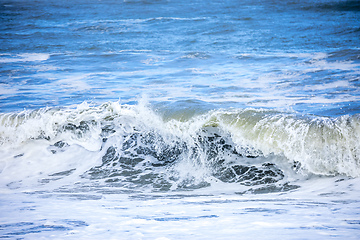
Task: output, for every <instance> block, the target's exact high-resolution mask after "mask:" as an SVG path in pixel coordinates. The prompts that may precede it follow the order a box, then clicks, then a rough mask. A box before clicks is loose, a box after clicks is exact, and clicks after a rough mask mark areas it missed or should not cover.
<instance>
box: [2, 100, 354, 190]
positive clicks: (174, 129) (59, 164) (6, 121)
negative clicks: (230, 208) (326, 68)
mask: <svg viewBox="0 0 360 240" xmlns="http://www.w3.org/2000/svg"><path fill="white" fill-rule="evenodd" d="M359 137H360V119H359V115H353V116H341V117H338V118H325V117H316V116H299V115H296V114H293V113H282V112H276V111H273V110H264V109H230V110H229V109H227V110H224V109H217V110H210V111H198V112H196V111H194V109H192V110H191V111H190V110H187V109H186V108H184V109H181V111H180V112H179V111H175V113H174V111H167V110H166V109H159V108H157V109H156V108H155V107H152V106H150V105H148V104H142V103H139V104H138V105H121V104H120V103H118V102H109V103H106V104H103V105H100V106H89V105H88V104H86V103H83V104H81V105H78V106H77V107H76V108H68V109H56V108H46V109H39V110H36V111H29V112H21V113H4V114H1V115H0V145H1V150H0V155H1V159H2V160H1V162H0V175H1V176H2V183H3V184H7V186H9V187H13V188H17V187H20V186H22V184H24V182H26V181H30V180H31V179H35V181H36V182H37V183H41V184H47V183H51V182H54V181H56V180H60V179H65V178H68V177H70V176H77V177H78V178H79V179H87V180H90V181H92V180H93V181H100V182H102V183H103V184H108V185H111V186H116V187H119V188H124V189H142V188H151V189H152V190H153V191H169V190H177V189H182V190H187V189H197V188H202V187H207V186H210V185H211V184H214V183H219V182H220V183H234V184H238V185H239V186H243V187H245V188H246V189H247V190H246V191H250V192H255V193H256V192H271V191H287V190H291V189H295V188H297V186H296V185H294V184H293V183H291V181H290V180H289V179H291V178H289V176H290V175H296V176H307V177H309V176H311V175H325V176H334V175H347V176H349V177H359V175H360V159H359V156H360V146H359V144H360V141H359V140H360V139H359ZM74 181H75V180H74Z"/></svg>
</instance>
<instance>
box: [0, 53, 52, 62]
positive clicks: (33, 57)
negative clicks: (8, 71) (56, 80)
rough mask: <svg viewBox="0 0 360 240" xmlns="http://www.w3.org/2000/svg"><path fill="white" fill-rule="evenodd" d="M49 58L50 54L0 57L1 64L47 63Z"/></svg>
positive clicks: (23, 54)
mask: <svg viewBox="0 0 360 240" xmlns="http://www.w3.org/2000/svg"><path fill="white" fill-rule="evenodd" d="M3 56H6V57H3ZM49 58H50V54H47V53H22V54H18V55H15V56H11V55H8V54H3V55H2V56H1V57H0V63H15V62H36V61H46V60H48V59H49Z"/></svg>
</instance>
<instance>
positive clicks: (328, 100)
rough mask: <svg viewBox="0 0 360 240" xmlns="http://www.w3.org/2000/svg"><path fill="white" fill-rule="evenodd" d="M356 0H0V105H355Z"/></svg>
mask: <svg viewBox="0 0 360 240" xmlns="http://www.w3.org/2000/svg"><path fill="white" fill-rule="evenodd" d="M359 8H360V7H359V2H358V1H330V0H326V1H246V0H245V1H200V0H199V1H191V2H184V1H170V0H169V1H136V0H135V1H73V2H71V3H70V2H59V1H31V2H29V1H4V0H2V1H1V10H0V11H1V12H0V14H1V26H0V34H1V38H0V54H1V56H0V57H1V59H0V64H1V68H0V70H1V79H0V81H1V99H0V109H1V112H8V111H19V110H23V109H37V108H41V107H46V106H50V107H54V106H67V105H72V104H79V103H81V102H83V101H88V102H94V103H96V104H101V103H103V102H106V101H117V100H118V99H120V100H121V101H122V102H123V103H132V102H134V101H135V102H136V101H137V100H138V98H139V96H142V95H147V97H148V98H150V101H154V102H157V103H159V102H160V103H161V102H162V103H164V102H170V103H172V102H176V101H179V100H181V101H183V100H189V99H190V100H197V101H203V102H207V103H209V102H211V103H213V104H215V105H216V106H213V108H216V107H225V108H227V107H240V108H244V107H249V106H250V107H252V106H253V107H266V108H268V107H269V108H280V109H281V110H283V109H285V110H288V109H291V110H295V111H299V112H301V113H305V114H306V113H315V114H320V115H327V116H338V115H343V114H355V113H358V112H359V95H360V94H359V89H360V88H359V68H360V67H359V63H360V60H359V58H360V57H359V56H360V50H359V46H360V37H359V36H360V27H359V18H360V17H359V11H360V9H359Z"/></svg>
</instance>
